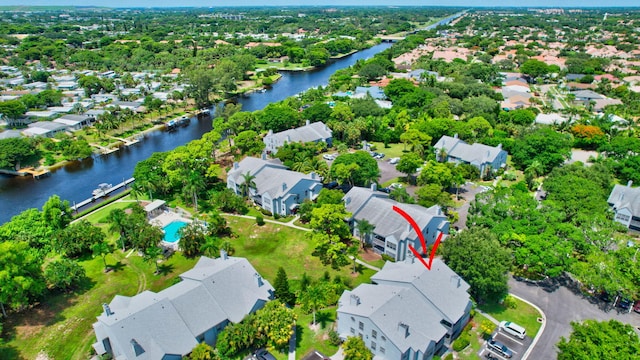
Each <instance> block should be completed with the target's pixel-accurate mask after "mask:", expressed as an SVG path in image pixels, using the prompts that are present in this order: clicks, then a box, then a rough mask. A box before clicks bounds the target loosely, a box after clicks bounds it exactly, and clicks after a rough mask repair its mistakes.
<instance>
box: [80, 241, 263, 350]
mask: <svg viewBox="0 0 640 360" xmlns="http://www.w3.org/2000/svg"><path fill="white" fill-rule="evenodd" d="M180 279H181V281H180V282H179V283H177V284H175V285H172V286H171V287H169V288H167V289H165V290H162V291H160V292H158V293H155V292H153V291H144V292H142V293H140V294H138V295H135V296H133V297H129V296H121V295H116V296H115V297H114V298H113V300H112V301H111V303H109V304H103V312H102V313H101V314H100V315H99V316H98V318H97V322H95V323H94V324H93V329H94V331H95V334H96V342H95V343H94V344H93V348H94V350H95V351H96V353H97V354H98V355H100V356H109V357H110V358H113V359H140V358H142V359H176V360H178V359H182V357H183V356H186V355H188V354H189V353H190V352H191V350H192V349H193V348H194V347H195V346H196V345H198V343H202V342H206V343H207V344H209V345H212V346H213V345H215V343H216V340H217V338H218V334H219V333H220V331H222V330H223V329H224V328H225V326H227V325H228V324H229V323H238V322H240V321H242V319H244V317H245V316H247V315H248V314H251V313H254V312H255V311H257V310H259V309H261V308H262V307H263V306H264V305H265V304H266V303H267V302H268V301H269V300H271V299H273V293H274V289H273V287H272V286H271V284H269V282H268V281H267V280H265V279H263V278H262V277H261V276H260V274H258V272H257V271H256V270H255V268H254V267H253V266H252V265H251V263H249V261H247V259H245V258H240V257H231V256H227V254H226V253H225V252H224V250H223V251H221V257H220V258H217V259H211V258H208V257H204V256H203V257H201V258H200V260H198V263H197V264H196V265H195V266H194V267H193V269H191V270H189V271H187V272H185V273H183V274H182V275H180Z"/></svg>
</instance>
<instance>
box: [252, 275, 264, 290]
mask: <svg viewBox="0 0 640 360" xmlns="http://www.w3.org/2000/svg"><path fill="white" fill-rule="evenodd" d="M253 277H254V278H255V279H256V284H257V285H258V287H261V286H262V285H264V281H262V276H260V274H258V273H255V274H253Z"/></svg>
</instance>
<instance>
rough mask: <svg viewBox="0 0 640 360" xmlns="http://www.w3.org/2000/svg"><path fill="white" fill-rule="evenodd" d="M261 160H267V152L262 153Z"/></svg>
mask: <svg viewBox="0 0 640 360" xmlns="http://www.w3.org/2000/svg"><path fill="white" fill-rule="evenodd" d="M260 158H261V159H262V160H267V152H266V151H263V152H262V155H260Z"/></svg>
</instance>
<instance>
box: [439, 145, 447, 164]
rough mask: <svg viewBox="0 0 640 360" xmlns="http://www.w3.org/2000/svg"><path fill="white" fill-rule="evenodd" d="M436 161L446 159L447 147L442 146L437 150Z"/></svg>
mask: <svg viewBox="0 0 640 360" xmlns="http://www.w3.org/2000/svg"><path fill="white" fill-rule="evenodd" d="M438 161H440V162H445V161H447V149H445V148H442V149H440V150H439V151H438Z"/></svg>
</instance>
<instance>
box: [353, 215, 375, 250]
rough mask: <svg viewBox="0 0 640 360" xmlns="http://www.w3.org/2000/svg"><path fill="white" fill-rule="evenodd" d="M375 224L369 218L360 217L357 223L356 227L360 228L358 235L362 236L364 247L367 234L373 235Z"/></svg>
mask: <svg viewBox="0 0 640 360" xmlns="http://www.w3.org/2000/svg"><path fill="white" fill-rule="evenodd" d="M375 228H376V227H375V226H374V225H373V224H372V223H370V222H369V221H368V220H367V219H360V220H358V222H357V224H356V229H357V230H358V235H359V236H360V243H362V247H363V248H364V243H365V240H366V238H367V236H369V235H371V233H372V232H373V230H375Z"/></svg>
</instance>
